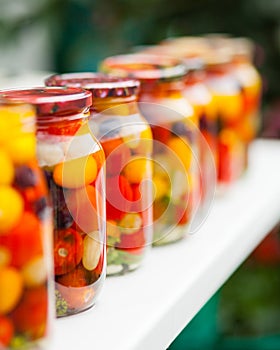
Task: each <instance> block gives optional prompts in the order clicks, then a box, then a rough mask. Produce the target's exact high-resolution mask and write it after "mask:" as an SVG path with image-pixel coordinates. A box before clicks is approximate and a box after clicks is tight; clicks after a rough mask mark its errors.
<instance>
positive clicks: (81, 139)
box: [2, 87, 106, 317]
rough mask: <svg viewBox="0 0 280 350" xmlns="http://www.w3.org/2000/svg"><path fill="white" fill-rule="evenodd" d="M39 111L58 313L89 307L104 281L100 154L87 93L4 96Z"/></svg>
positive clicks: (25, 92)
mask: <svg viewBox="0 0 280 350" xmlns="http://www.w3.org/2000/svg"><path fill="white" fill-rule="evenodd" d="M2 94H3V95H4V96H7V97H9V98H12V99H13V100H25V101H28V102H29V103H32V104H33V105H34V106H35V107H36V110H37V156H38V159H39V164H40V166H41V168H42V169H43V170H44V173H45V177H46V179H47V183H48V186H49V189H50V193H51V197H52V202H53V217H54V231H53V233H54V244H53V250H54V272H55V287H56V291H55V296H56V314H57V316H58V317H60V316H66V315H71V314H75V313H77V312H80V311H83V310H86V309H88V308H90V307H91V306H92V305H93V304H94V303H95V300H96V297H97V295H98V293H99V292H100V289H101V287H102V285H103V281H104V278H105V273H106V271H105V264H106V261H105V246H106V245H105V238H106V221H105V195H104V193H105V174H104V169H103V164H104V161H105V157H104V152H103V150H102V148H101V146H100V144H99V142H98V141H97V140H96V139H95V137H94V136H93V135H92V133H91V131H90V129H89V128H88V123H87V121H88V111H89V107H90V105H91V102H92V99H91V94H90V92H88V91H85V90H82V89H78V88H68V89H66V88H43V87H42V88H32V89H20V90H10V91H5V92H4V93H3V92H2Z"/></svg>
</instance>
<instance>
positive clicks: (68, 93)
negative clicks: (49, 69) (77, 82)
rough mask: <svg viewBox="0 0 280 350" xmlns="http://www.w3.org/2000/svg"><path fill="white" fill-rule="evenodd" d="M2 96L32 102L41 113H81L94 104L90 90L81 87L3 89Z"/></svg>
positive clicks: (17, 100) (39, 113) (7, 98)
mask: <svg viewBox="0 0 280 350" xmlns="http://www.w3.org/2000/svg"><path fill="white" fill-rule="evenodd" d="M0 98H3V99H5V100H10V101H16V102H25V103H29V104H32V105H34V106H35V107H36V109H37V114H38V116H41V115H55V114H58V115H66V114H72V113H81V112H83V111H84V110H85V109H87V108H89V107H90V106H91V104H92V96H91V93H90V92H89V91H86V90H83V89H80V88H65V87H34V88H19V89H9V90H1V91H0Z"/></svg>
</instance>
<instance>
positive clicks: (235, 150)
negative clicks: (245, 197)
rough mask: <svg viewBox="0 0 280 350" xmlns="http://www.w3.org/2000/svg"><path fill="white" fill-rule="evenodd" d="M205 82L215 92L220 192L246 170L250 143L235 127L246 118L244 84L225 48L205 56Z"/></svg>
mask: <svg viewBox="0 0 280 350" xmlns="http://www.w3.org/2000/svg"><path fill="white" fill-rule="evenodd" d="M205 60H206V71H207V78H206V83H207V85H208V87H209V89H210V91H211V93H212V94H213V97H214V102H215V104H216V109H217V119H218V168H217V173H218V174H217V175H218V185H219V187H218V193H219V192H220V193H221V192H223V191H224V190H225V189H226V188H227V187H228V186H229V185H230V184H232V183H233V182H234V181H236V180H237V179H238V178H240V176H241V175H242V174H243V172H244V170H245V168H246V159H247V147H246V145H245V143H244V141H243V139H242V137H241V135H240V134H239V132H238V130H237V129H236V128H235V125H236V123H238V122H239V121H243V120H244V104H243V97H242V90H241V86H240V84H239V82H238V80H237V79H236V77H235V76H234V74H233V72H232V62H231V60H232V58H231V55H229V54H228V53H226V52H223V50H215V52H211V53H210V54H208V55H207V56H206V57H205Z"/></svg>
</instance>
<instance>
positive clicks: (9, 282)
mask: <svg viewBox="0 0 280 350" xmlns="http://www.w3.org/2000/svg"><path fill="white" fill-rule="evenodd" d="M35 117H36V115H35V110H34V109H33V108H32V106H30V105H28V104H22V103H12V102H11V101H7V100H6V101H5V100H3V99H0V168H1V175H0V348H1V349H3V350H5V349H14V348H19V347H20V348H22V349H23V348H24V349H27V348H28V349H43V348H45V349H46V348H47V343H48V342H47V340H48V339H49V336H50V326H51V323H50V322H51V321H52V317H53V316H54V310H53V308H52V306H53V305H52V299H50V298H49V296H52V293H54V291H53V275H52V269H53V265H52V261H51V259H50V256H51V248H52V247H51V244H52V220H51V211H50V207H49V203H48V197H47V187H46V184H45V179H44V176H43V174H42V172H41V170H40V169H39V166H38V164H37V160H36V153H35V151H36V148H35V145H36V138H35Z"/></svg>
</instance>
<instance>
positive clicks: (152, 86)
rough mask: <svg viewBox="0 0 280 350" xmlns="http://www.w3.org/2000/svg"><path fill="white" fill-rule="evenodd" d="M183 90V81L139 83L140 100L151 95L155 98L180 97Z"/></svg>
mask: <svg viewBox="0 0 280 350" xmlns="http://www.w3.org/2000/svg"><path fill="white" fill-rule="evenodd" d="M183 89H184V80H183V77H182V78H181V79H176V80H169V81H166V80H152V81H143V82H141V89H140V98H141V97H142V96H144V95H153V96H155V97H166V96H171V95H172V96H176V95H178V96H179V95H181V93H182V91H183Z"/></svg>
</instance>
